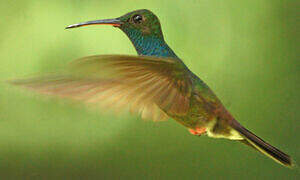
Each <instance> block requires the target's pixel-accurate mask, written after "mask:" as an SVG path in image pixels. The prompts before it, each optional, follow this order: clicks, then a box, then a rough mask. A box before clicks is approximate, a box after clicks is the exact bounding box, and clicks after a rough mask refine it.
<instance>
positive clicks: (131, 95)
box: [11, 55, 192, 121]
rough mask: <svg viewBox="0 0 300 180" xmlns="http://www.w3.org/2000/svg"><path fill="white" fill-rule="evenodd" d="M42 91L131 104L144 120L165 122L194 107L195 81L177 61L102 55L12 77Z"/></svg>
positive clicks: (116, 104)
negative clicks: (29, 75) (52, 70)
mask: <svg viewBox="0 0 300 180" xmlns="http://www.w3.org/2000/svg"><path fill="white" fill-rule="evenodd" d="M11 83H12V84H14V85H19V86H22V87H25V88H28V89H31V90H34V91H37V92H39V93H43V94H48V95H55V96H58V97H61V98H70V99H74V100H79V101H83V102H85V103H97V104H101V105H103V106H104V107H105V108H107V107H108V106H114V107H115V108H116V110H118V111H119V108H122V107H127V108H129V109H130V110H131V112H134V113H138V114H140V115H141V116H142V118H143V119H152V120H154V121H159V120H164V119H167V118H168V115H177V116H180V115H184V114H186V113H187V112H188V110H189V105H190V96H191V90H192V83H191V80H190V77H189V73H188V70H187V68H186V67H185V65H184V64H183V63H182V62H181V61H180V60H177V59H166V58H155V57H146V56H125V55H98V56H89V57H84V58H81V59H79V60H76V61H75V62H73V63H71V64H70V66H69V67H68V70H66V71H65V72H63V73H61V74H55V75H48V76H44V77H37V78H29V79H22V80H14V81H11Z"/></svg>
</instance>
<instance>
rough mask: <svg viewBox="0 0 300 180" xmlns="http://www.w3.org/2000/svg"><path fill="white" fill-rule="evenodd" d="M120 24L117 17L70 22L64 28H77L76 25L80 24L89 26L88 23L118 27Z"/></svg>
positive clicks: (79, 25)
mask: <svg viewBox="0 0 300 180" xmlns="http://www.w3.org/2000/svg"><path fill="white" fill-rule="evenodd" d="M121 24H122V23H121V21H120V20H119V19H118V18H116V19H103V20H95V21H87V22H83V23H78V24H72V25H70V26H68V27H66V29H70V28H77V27H82V26H89V25H111V26H114V27H120V26H121Z"/></svg>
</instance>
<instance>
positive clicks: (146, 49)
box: [125, 30, 178, 58]
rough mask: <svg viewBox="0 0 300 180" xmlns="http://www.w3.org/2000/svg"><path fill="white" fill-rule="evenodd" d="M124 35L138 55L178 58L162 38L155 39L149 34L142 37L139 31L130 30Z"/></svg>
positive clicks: (155, 37)
mask: <svg viewBox="0 0 300 180" xmlns="http://www.w3.org/2000/svg"><path fill="white" fill-rule="evenodd" d="M125 33H126V34H127V36H128V37H129V39H130V40H131V42H132V44H133V45H134V47H135V49H136V51H137V53H138V54H139V55H143V56H156V57H172V58H178V57H177V56H176V54H175V53H174V52H173V50H172V49H171V48H170V47H169V46H168V44H167V43H166V42H165V41H164V39H163V37H157V36H155V35H151V34H150V35H143V34H142V33H140V32H139V31H132V30H131V31H128V32H126V31H125Z"/></svg>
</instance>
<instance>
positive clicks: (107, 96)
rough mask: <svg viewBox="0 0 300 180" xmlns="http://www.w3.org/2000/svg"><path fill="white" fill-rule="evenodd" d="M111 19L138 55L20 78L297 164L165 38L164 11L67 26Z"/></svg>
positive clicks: (49, 91) (97, 58) (48, 91)
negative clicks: (244, 121) (244, 120)
mask: <svg viewBox="0 0 300 180" xmlns="http://www.w3.org/2000/svg"><path fill="white" fill-rule="evenodd" d="M90 25H110V26H113V27H116V28H117V29H120V30H121V31H123V32H124V33H125V34H126V35H127V36H128V38H129V39H130V41H131V42H132V44H133V46H134V47H135V49H136V52H137V54H138V55H137V56H134V55H94V56H87V57H83V58H80V59H77V60H75V61H73V62H72V63H70V64H69V65H68V66H67V67H66V68H65V69H64V71H62V72H57V73H50V74H47V75H44V76H38V77H30V78H23V79H16V80H12V81H10V83H11V84H14V85H18V86H21V87H24V88H27V89H30V90H33V91H36V92H38V93H41V94H45V95H50V96H56V97H59V98H67V99H71V100H76V101H80V102H82V103H87V104H93V105H96V104H99V105H102V106H104V108H114V109H116V110H117V111H119V110H121V109H126V110H129V111H130V112H132V113H135V114H137V115H139V116H140V117H141V118H142V119H151V120H153V121H162V120H167V119H173V120H175V121H177V122H178V123H180V124H182V125H183V126H184V127H186V128H187V129H188V130H189V132H190V133H191V134H193V135H196V136H201V135H207V136H208V137H212V138H225V139H229V140H234V141H239V142H242V143H244V144H246V145H248V146H249V147H251V148H254V149H255V150H257V151H258V152H261V153H262V154H264V155H266V156H268V157H270V158H271V159H273V160H275V161H276V162H278V163H280V164H281V165H284V166H287V167H292V166H293V161H292V159H291V157H290V156H289V155H287V154H285V153H284V152H282V151H281V150H279V149H277V148H276V147H274V146H272V145H270V144H269V143H267V142H266V141H264V140H262V139H261V138H259V137H258V136H256V135H255V134H254V133H252V132H250V131H249V130H247V129H246V128H245V127H243V126H242V125H241V124H240V123H239V122H238V121H237V120H236V119H235V118H234V117H233V116H232V115H231V114H230V112H229V111H227V110H226V108H225V107H224V105H223V104H222V102H221V101H220V100H219V99H218V97H217V96H216V95H215V94H214V92H213V91H212V90H211V89H210V88H209V87H208V85H207V84H206V83H205V82H203V81H202V80H201V79H200V78H199V77H198V76H197V75H195V74H194V73H193V72H192V71H191V70H189V68H188V67H187V66H186V65H185V64H184V62H183V61H182V60H181V59H180V58H179V57H178V56H177V55H176V54H175V53H174V51H173V50H172V49H171V48H170V47H169V46H168V44H167V43H166V41H165V40H164V36H163V33H162V28H161V24H160V21H159V19H158V17H157V16H156V15H155V14H154V13H152V12H151V11H149V10H146V9H141V10H136V11H132V12H130V13H127V14H125V15H123V16H121V17H118V18H114V19H104V20H94V21H87V22H83V23H78V24H73V25H70V26H68V27H66V29H72V28H78V27H83V26H90Z"/></svg>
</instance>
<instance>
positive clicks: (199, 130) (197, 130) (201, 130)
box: [189, 127, 206, 136]
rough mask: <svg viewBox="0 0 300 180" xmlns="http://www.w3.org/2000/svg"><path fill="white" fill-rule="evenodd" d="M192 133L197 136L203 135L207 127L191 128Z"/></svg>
mask: <svg viewBox="0 0 300 180" xmlns="http://www.w3.org/2000/svg"><path fill="white" fill-rule="evenodd" d="M189 131H190V133H191V134H193V135H196V136H201V135H203V134H205V133H206V128H205V127H202V128H195V129H189Z"/></svg>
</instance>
